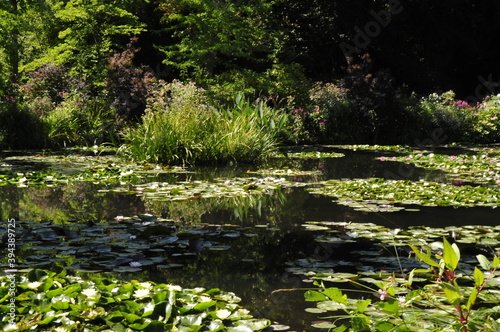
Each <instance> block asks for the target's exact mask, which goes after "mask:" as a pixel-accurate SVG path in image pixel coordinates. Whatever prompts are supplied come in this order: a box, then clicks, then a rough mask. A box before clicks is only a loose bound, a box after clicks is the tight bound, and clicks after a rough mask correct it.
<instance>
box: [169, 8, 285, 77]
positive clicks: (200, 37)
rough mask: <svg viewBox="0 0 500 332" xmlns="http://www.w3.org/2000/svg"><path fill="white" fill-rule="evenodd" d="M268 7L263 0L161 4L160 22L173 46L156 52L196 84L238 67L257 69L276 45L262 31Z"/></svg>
mask: <svg viewBox="0 0 500 332" xmlns="http://www.w3.org/2000/svg"><path fill="white" fill-rule="evenodd" d="M271 6H272V2H271V3H269V1H262V0H252V1H245V2H237V3H235V2H233V1H228V0H223V1H214V0H210V1H194V0H165V1H163V2H162V3H161V5H160V6H159V8H160V9H161V10H162V11H163V12H164V17H163V20H164V22H165V23H166V24H167V29H169V30H171V31H172V35H173V37H174V38H175V39H177V40H178V42H177V43H175V44H173V45H170V46H166V47H162V48H161V50H162V51H163V52H165V55H166V60H165V63H166V64H167V65H170V66H174V67H176V68H178V69H179V70H180V72H181V75H182V76H183V77H184V78H189V79H195V80H200V79H204V78H210V77H211V76H212V75H213V74H216V73H220V72H222V71H227V70H231V69H234V68H238V67H239V68H245V67H247V68H248V67H250V69H256V67H258V66H260V65H261V64H262V63H265V62H266V61H269V60H270V59H271V58H270V55H271V54H272V52H273V50H274V48H275V47H276V44H277V43H278V39H277V36H276V33H275V32H273V31H271V30H269V29H268V26H267V25H268V14H269V12H270V10H271ZM241 63H248V65H247V66H241ZM252 67H253V68H252Z"/></svg>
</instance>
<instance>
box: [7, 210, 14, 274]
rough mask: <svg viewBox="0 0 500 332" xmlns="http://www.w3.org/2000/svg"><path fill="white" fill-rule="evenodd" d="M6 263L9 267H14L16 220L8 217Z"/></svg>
mask: <svg viewBox="0 0 500 332" xmlns="http://www.w3.org/2000/svg"><path fill="white" fill-rule="evenodd" d="M7 237H8V238H7V242H8V244H7V251H8V252H9V253H8V255H7V256H8V257H9V258H8V264H9V267H10V268H11V269H13V268H15V267H16V220H15V219H9V220H8V223H7Z"/></svg>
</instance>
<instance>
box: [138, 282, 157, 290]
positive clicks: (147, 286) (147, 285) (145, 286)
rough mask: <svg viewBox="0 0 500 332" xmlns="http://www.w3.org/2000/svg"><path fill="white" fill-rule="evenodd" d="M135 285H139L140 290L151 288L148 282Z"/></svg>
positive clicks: (151, 285)
mask: <svg viewBox="0 0 500 332" xmlns="http://www.w3.org/2000/svg"><path fill="white" fill-rule="evenodd" d="M137 285H139V287H141V288H147V289H151V288H153V284H151V283H150V282H140V283H138V284H137Z"/></svg>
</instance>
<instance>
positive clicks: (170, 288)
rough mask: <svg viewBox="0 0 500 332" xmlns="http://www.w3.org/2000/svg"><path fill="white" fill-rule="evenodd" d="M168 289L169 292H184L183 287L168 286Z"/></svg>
mask: <svg viewBox="0 0 500 332" xmlns="http://www.w3.org/2000/svg"><path fill="white" fill-rule="evenodd" d="M167 289H168V290H169V291H174V292H180V291H181V290H182V287H181V286H177V285H167Z"/></svg>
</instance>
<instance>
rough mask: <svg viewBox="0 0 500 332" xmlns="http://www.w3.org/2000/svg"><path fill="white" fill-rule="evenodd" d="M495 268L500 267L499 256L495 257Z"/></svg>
mask: <svg viewBox="0 0 500 332" xmlns="http://www.w3.org/2000/svg"><path fill="white" fill-rule="evenodd" d="M492 265H493V267H494V268H495V267H498V266H499V265H500V258H498V257H497V256H495V257H493V264H492Z"/></svg>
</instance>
